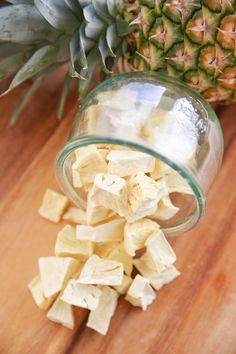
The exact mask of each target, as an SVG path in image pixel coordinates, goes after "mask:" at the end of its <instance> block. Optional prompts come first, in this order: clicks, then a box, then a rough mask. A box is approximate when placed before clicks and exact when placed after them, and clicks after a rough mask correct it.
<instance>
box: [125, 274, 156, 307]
mask: <svg viewBox="0 0 236 354" xmlns="http://www.w3.org/2000/svg"><path fill="white" fill-rule="evenodd" d="M155 298H156V294H155V292H154V291H153V289H152V287H151V286H150V285H149V283H148V280H147V279H145V278H144V277H142V276H141V275H139V274H137V275H136V277H135V278H134V280H133V282H132V284H131V286H130V288H129V290H128V292H127V294H126V297H125V299H126V300H127V301H129V302H130V303H131V304H132V305H133V306H140V307H142V309H143V310H146V309H147V306H148V305H150V304H151V303H152V302H153V301H154V300H155Z"/></svg>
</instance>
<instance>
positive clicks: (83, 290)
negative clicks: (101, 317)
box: [60, 279, 102, 310]
mask: <svg viewBox="0 0 236 354" xmlns="http://www.w3.org/2000/svg"><path fill="white" fill-rule="evenodd" d="M101 293H102V291H101V290H100V289H99V288H98V287H97V286H94V285H87V284H80V283H79V281H78V279H77V280H75V279H71V280H70V281H69V282H68V284H67V286H66V288H65V290H64V291H63V293H62V295H61V297H60V298H61V300H63V301H64V302H66V303H68V304H71V305H74V306H78V307H82V308H85V309H89V310H95V309H96V308H97V306H98V303H99V298H100V295H101Z"/></svg>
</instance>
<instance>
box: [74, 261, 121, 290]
mask: <svg viewBox="0 0 236 354" xmlns="http://www.w3.org/2000/svg"><path fill="white" fill-rule="evenodd" d="M123 272H124V268H123V264H121V263H119V262H115V261H111V260H105V259H102V258H100V257H98V256H96V255H93V256H91V257H90V258H89V259H88V260H87V262H86V263H85V265H84V267H83V269H82V271H81V273H80V277H79V282H80V283H81V284H100V285H120V284H121V283H122V280H123Z"/></svg>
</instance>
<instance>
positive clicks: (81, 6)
mask: <svg viewBox="0 0 236 354" xmlns="http://www.w3.org/2000/svg"><path fill="white" fill-rule="evenodd" d="M235 1H236V0H235ZM235 1H234V0H29V1H26V0H14V1H13V0H8V1H7V0H6V1H4V2H3V3H2V5H1V6H0V81H1V80H4V79H5V78H7V77H9V76H10V75H12V74H14V71H15V72H16V75H15V77H14V78H13V80H12V82H11V84H10V86H9V88H8V90H7V91H6V92H8V91H10V90H12V89H13V88H15V87H16V86H18V85H19V84H20V83H21V82H23V81H24V80H27V79H28V78H30V77H33V76H35V77H36V78H38V77H40V76H42V75H44V76H45V75H46V74H47V72H48V71H49V70H51V69H54V68H55V67H58V65H61V64H64V63H65V62H68V64H69V73H70V75H71V76H73V77H76V78H77V82H78V86H79V92H80V93H81V92H83V91H85V90H86V89H87V87H88V83H89V81H90V80H91V78H92V73H93V71H94V69H95V68H97V67H101V68H102V70H103V71H104V72H105V73H106V75H107V76H109V75H115V74H116V73H117V72H119V73H121V72H126V71H145V70H152V71H156V72H160V73H162V74H163V73H164V74H165V75H168V76H172V77H175V78H176V79H178V80H182V81H184V82H186V83H187V84H188V85H190V86H192V87H193V88H194V89H196V90H197V91H199V92H200V93H201V94H202V95H203V96H204V97H205V98H206V99H207V100H208V101H211V102H214V101H224V102H229V101H235V100H236V4H235ZM49 10H50V11H49ZM24 35H25V37H24ZM1 52H2V53H3V54H1ZM65 82H66V85H65V87H64V89H63V94H62V102H63V101H64V98H65V95H66V94H67V92H68V87H69V85H68V76H67V78H66V81H65ZM29 96H30V95H29Z"/></svg>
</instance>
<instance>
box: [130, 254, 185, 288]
mask: <svg viewBox="0 0 236 354" xmlns="http://www.w3.org/2000/svg"><path fill="white" fill-rule="evenodd" d="M134 265H135V267H136V268H137V269H138V271H139V272H140V273H141V274H142V275H143V276H144V277H145V278H147V280H148V281H149V283H150V284H151V285H152V286H153V288H154V289H156V290H160V289H161V288H162V287H163V286H164V285H166V284H168V283H170V282H172V281H173V280H174V279H175V278H177V277H178V276H179V275H180V272H179V271H178V270H177V269H176V268H175V267H174V266H169V267H165V268H164V269H163V270H161V271H160V272H157V271H156V270H155V269H152V268H150V264H148V262H147V259H145V258H143V257H140V258H138V259H134Z"/></svg>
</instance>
